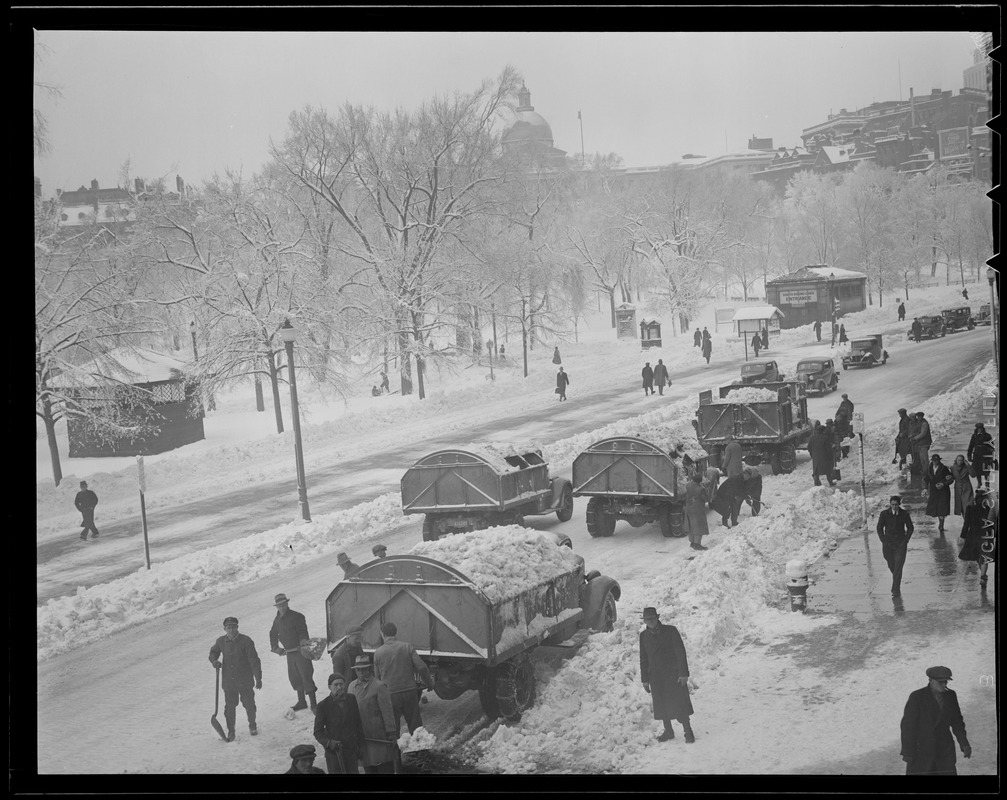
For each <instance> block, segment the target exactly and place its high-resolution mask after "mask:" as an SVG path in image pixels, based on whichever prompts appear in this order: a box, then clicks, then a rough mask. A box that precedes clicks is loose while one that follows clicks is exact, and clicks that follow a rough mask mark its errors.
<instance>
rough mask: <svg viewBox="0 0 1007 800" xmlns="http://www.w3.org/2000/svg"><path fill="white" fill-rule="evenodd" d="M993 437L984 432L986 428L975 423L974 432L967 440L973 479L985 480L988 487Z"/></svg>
mask: <svg viewBox="0 0 1007 800" xmlns="http://www.w3.org/2000/svg"><path fill="white" fill-rule="evenodd" d="M993 452H994V451H993V437H992V436H990V435H989V434H988V433H987V432H986V426H985V425H983V423H981V422H977V423H976V429H975V432H974V433H973V434H972V438H971V439H970V440H969V449H968V460H969V461H970V462H971V463H972V464H973V465H974V466H975V472H974V473H973V475H974V477H975V478H977V479H978V478H980V476H982V478H985V482H986V486H987V487H989V485H990V469H992V466H993Z"/></svg>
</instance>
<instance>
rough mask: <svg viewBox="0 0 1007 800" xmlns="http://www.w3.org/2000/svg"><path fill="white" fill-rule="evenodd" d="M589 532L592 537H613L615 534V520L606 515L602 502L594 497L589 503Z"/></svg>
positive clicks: (587, 516) (587, 515)
mask: <svg viewBox="0 0 1007 800" xmlns="http://www.w3.org/2000/svg"><path fill="white" fill-rule="evenodd" d="M586 518H587V532H588V533H589V534H591V535H592V536H611V535H612V534H613V533H615V518H614V517H613V516H612V515H611V514H606V513H605V511H604V509H602V507H601V500H600V499H599V498H597V497H592V498H591V499H590V500H588V501H587V514H586Z"/></svg>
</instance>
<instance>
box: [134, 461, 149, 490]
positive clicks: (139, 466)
mask: <svg viewBox="0 0 1007 800" xmlns="http://www.w3.org/2000/svg"><path fill="white" fill-rule="evenodd" d="M136 477H137V479H138V480H139V481H140V491H141V492H145V491H147V476H146V475H144V473H143V456H137V457H136Z"/></svg>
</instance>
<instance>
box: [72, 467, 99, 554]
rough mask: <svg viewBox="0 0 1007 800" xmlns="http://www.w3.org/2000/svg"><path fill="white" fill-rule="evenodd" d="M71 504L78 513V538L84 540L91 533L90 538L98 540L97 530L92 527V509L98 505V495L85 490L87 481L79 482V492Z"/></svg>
mask: <svg viewBox="0 0 1007 800" xmlns="http://www.w3.org/2000/svg"><path fill="white" fill-rule="evenodd" d="M73 504H74V505H75V506H76V507H77V510H78V511H79V512H80V527H81V531H80V538H81V539H84V540H86V539H87V532H88V531H91V538H92V539H97V538H98V529H97V528H96V527H94V507H95V506H96V505H98V495H96V494H95V493H94V492H92V491H91V490H90V489H88V488H87V481H81V482H80V491H79V492H77V495H76V497H74V498H73Z"/></svg>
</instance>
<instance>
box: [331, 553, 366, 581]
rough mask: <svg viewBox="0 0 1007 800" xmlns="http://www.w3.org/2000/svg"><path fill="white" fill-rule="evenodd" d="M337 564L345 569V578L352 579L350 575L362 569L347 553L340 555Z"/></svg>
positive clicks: (337, 557)
mask: <svg viewBox="0 0 1007 800" xmlns="http://www.w3.org/2000/svg"><path fill="white" fill-rule="evenodd" d="M336 563H337V564H338V565H339V566H340V567H342V568H343V577H344V578H348V577H350V575H352V574H353V573H354V572H356V571H357V570H358V569H360V567H359V566H357V565H356V564H354V563H353V562H352V561H350V557H349V556H348V555H346V553H339V554H338V555H337V556H336Z"/></svg>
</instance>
